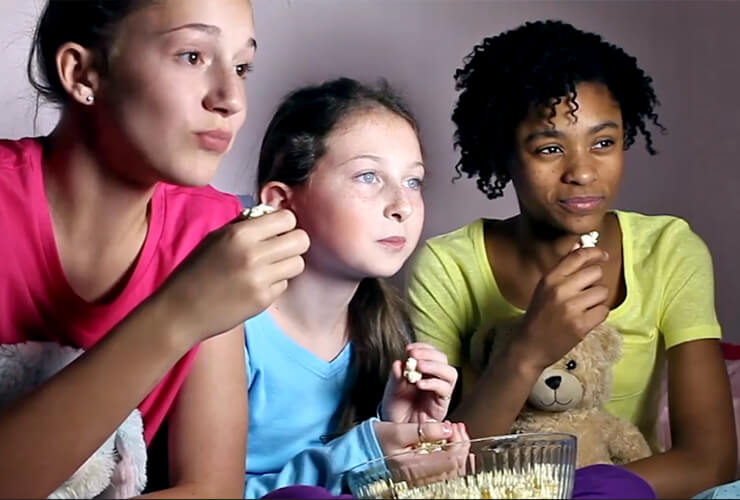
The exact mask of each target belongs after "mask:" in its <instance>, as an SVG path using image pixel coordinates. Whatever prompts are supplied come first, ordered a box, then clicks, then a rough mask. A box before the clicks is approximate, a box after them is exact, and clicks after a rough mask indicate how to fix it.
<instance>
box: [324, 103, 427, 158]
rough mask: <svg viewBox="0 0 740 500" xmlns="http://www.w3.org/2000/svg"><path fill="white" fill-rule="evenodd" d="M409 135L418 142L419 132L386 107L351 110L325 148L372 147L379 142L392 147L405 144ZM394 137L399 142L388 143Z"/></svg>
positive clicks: (329, 138)
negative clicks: (344, 146) (399, 143)
mask: <svg viewBox="0 0 740 500" xmlns="http://www.w3.org/2000/svg"><path fill="white" fill-rule="evenodd" d="M396 134H398V135H396ZM409 134H410V135H411V136H413V138H414V141H415V142H416V135H415V134H416V133H415V132H414V130H413V127H412V126H411V124H410V123H409V122H408V121H407V120H406V119H405V118H403V117H401V116H399V115H397V114H396V113H394V112H392V111H390V110H387V109H385V108H376V107H370V108H364V109H358V110H355V111H352V112H351V113H350V114H349V115H347V116H345V117H344V118H343V119H342V120H340V121H339V122H338V123H337V124H336V125H335V126H334V128H333V129H332V131H331V132H330V133H329V135H328V136H327V138H326V145H327V148H332V147H337V146H340V145H349V146H354V145H360V146H362V145H366V146H368V147H369V146H372V145H376V144H377V143H380V144H387V145H389V146H390V145H394V144H396V143H397V142H404V141H405V139H406V138H407V137H406V136H407V135H409ZM391 136H392V137H394V138H395V137H397V139H396V140H393V141H387V139H388V138H389V137H391ZM373 138H375V139H376V140H372V139H373ZM358 139H359V141H358Z"/></svg>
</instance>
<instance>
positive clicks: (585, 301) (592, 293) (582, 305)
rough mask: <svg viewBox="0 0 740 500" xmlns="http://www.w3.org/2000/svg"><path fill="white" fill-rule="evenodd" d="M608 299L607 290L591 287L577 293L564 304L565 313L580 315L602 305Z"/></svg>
mask: <svg viewBox="0 0 740 500" xmlns="http://www.w3.org/2000/svg"><path fill="white" fill-rule="evenodd" d="M608 297H609V289H608V288H607V287H605V286H603V285H597V286H592V287H590V288H587V289H585V290H583V291H582V292H579V293H577V294H576V295H574V296H573V297H572V298H570V299H569V300H568V301H566V302H565V308H566V312H572V313H573V314H582V313H583V312H584V311H586V310H587V309H591V308H592V307H594V306H597V305H600V304H603V303H604V302H605V301H606V299H607V298H608Z"/></svg>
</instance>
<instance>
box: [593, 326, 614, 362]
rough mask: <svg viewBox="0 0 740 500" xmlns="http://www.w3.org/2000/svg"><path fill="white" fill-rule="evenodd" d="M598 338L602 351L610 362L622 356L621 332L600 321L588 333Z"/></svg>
mask: <svg viewBox="0 0 740 500" xmlns="http://www.w3.org/2000/svg"><path fill="white" fill-rule="evenodd" d="M589 335H593V336H595V337H597V338H598V339H599V344H600V345H601V349H602V352H603V353H604V356H605V357H606V359H607V361H609V362H610V363H615V362H616V361H618V360H619V358H621V357H622V334H620V333H619V332H618V331H617V329H616V328H614V327H613V326H610V325H607V324H606V323H602V324H600V325H599V326H597V327H596V328H594V330H593V331H592V332H591V333H589Z"/></svg>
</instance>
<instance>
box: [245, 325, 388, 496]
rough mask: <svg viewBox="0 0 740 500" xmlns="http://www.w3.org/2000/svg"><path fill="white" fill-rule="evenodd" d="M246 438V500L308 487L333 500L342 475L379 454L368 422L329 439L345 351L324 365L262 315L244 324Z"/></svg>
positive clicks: (348, 350)
mask: <svg viewBox="0 0 740 500" xmlns="http://www.w3.org/2000/svg"><path fill="white" fill-rule="evenodd" d="M245 337H246V338H245V340H246V342H245V351H244V352H245V356H246V364H247V384H248V387H249V436H248V440H247V464H246V471H247V472H246V479H245V498H256V497H259V496H262V495H264V494H265V493H267V492H268V491H271V490H273V489H276V488H280V487H282V486H288V485H292V484H314V485H317V486H323V487H325V488H327V489H329V490H330V491H332V493H335V494H336V493H339V492H340V489H341V473H342V472H343V471H345V470H347V469H349V468H351V467H354V466H355V465H358V464H360V463H362V462H364V461H367V460H372V459H374V458H379V457H380V456H381V455H382V453H381V449H380V446H379V445H378V443H377V440H376V438H375V433H374V431H373V427H372V421H370V420H368V421H366V422H363V424H361V425H359V426H357V427H355V428H354V429H352V430H351V431H349V432H347V433H346V434H344V435H343V436H341V437H340V438H337V439H334V440H332V441H330V442H328V443H327V444H323V442H322V438H324V440H323V441H326V438H327V437H328V436H330V435H331V433H332V432H334V429H335V426H336V423H337V421H338V418H339V417H340V413H341V406H342V403H343V402H344V401H345V399H346V398H347V397H348V396H349V392H350V390H351V388H352V384H353V382H354V380H353V378H352V377H351V370H350V368H351V364H352V359H353V349H352V344H351V343H348V344H347V345H346V346H345V347H344V349H343V350H342V351H341V352H340V353H339V354H338V355H337V356H336V358H334V359H333V360H331V361H328V362H327V361H324V360H322V359H320V358H318V357H316V356H315V355H314V354H313V353H311V352H309V351H308V350H306V349H304V348H303V347H302V346H300V345H298V344H297V343H296V342H295V341H294V340H293V339H291V338H290V337H289V336H288V335H287V334H285V333H284V332H283V331H282V330H281V329H280V328H279V327H278V325H277V324H276V323H275V321H274V320H273V319H272V317H271V316H270V314H269V313H268V312H266V311H265V312H263V313H261V314H258V315H257V316H255V317H253V318H251V319H249V320H247V321H246V323H245Z"/></svg>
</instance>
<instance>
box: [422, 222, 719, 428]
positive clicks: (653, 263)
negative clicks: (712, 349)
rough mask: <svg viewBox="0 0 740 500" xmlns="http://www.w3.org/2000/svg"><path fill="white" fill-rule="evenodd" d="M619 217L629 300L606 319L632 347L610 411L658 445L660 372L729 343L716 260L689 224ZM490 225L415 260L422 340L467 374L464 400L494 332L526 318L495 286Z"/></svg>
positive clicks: (438, 240) (466, 230) (446, 239)
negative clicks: (669, 358)
mask: <svg viewBox="0 0 740 500" xmlns="http://www.w3.org/2000/svg"><path fill="white" fill-rule="evenodd" d="M615 213H616V215H617V218H618V220H619V226H620V229H621V231H622V256H623V263H624V278H625V283H626V288H627V291H626V296H625V299H624V301H623V302H622V303H621V304H620V305H619V306H617V307H616V308H615V309H613V310H612V311H611V312H610V313H609V316H608V317H607V322H608V323H609V324H610V325H612V326H614V327H615V328H616V329H617V330H619V331H620V332H621V333H622V335H623V339H624V342H623V347H622V351H623V354H622V359H621V360H620V361H619V362H618V363H617V365H616V366H615V367H614V379H613V380H614V381H613V387H612V397H611V400H610V401H609V403H608V404H607V407H606V408H607V410H608V411H610V412H611V413H613V414H614V415H617V416H619V417H622V418H625V419H627V420H629V421H631V422H633V423H634V424H636V425H637V426H638V427H639V428H640V429H641V430H642V432H643V433H644V434H645V435H646V436H647V437H648V439H649V441H651V442H654V424H655V416H656V411H657V399H658V398H657V396H656V395H657V393H656V392H655V391H656V389H657V387H658V383H659V380H658V379H659V377H658V376H657V374H658V373H659V370H657V367H658V363H659V360H660V359H662V351H663V349H670V348H671V347H673V346H675V345H678V344H681V343H683V342H688V341H691V340H698V339H707V338H713V339H717V338H720V336H721V330H720V326H719V323H718V322H717V316H716V313H715V307H714V274H713V269H712V259H711V256H710V254H709V250H708V249H707V247H706V245H705V244H704V242H703V241H702V240H701V238H700V237H699V236H697V235H696V234H695V233H694V232H693V231H692V230H691V229H690V227H689V225H688V224H687V223H686V222H685V221H684V220H682V219H680V218H677V217H671V216H647V215H642V214H638V213H634V212H623V211H615ZM483 222H484V221H483V220H482V219H479V220H476V221H474V222H472V223H470V224H468V225H466V226H464V227H462V228H460V229H457V230H455V231H452V232H450V233H447V234H443V235H440V236H436V237H434V238H431V239H429V240H428V241H427V242H426V243H425V244H424V245H423V247H422V248H421V249H420V250H419V253H418V254H417V256H416V258H415V261H414V264H413V267H412V271H411V274H410V277H409V282H408V298H409V302H410V307H411V319H412V323H413V325H414V329H415V333H416V337H417V339H419V340H421V341H425V342H429V343H431V344H433V345H435V346H436V347H437V348H438V349H440V350H442V351H444V352H445V353H446V354H447V357H448V359H449V362H450V364H452V365H455V366H458V367H461V368H462V370H463V393H464V394H467V393H468V391H469V389H470V388H471V387H472V385H473V383H474V382H475V378H476V377H477V375H478V373H479V370H480V362H479V361H480V358H481V354H480V353H481V352H482V351H483V350H484V348H485V344H486V342H487V341H489V339H487V338H486V336H487V334H488V331H489V330H490V329H491V327H492V326H493V325H495V324H500V323H503V322H509V321H512V320H515V319H517V318H519V317H520V316H522V315H523V314H524V311H523V310H522V309H519V308H518V307H515V306H513V305H512V304H510V303H509V302H508V301H507V300H506V299H505V298H504V297H503V296H502V294H501V291H500V290H499V287H498V285H497V284H496V278H495V276H494V274H493V272H494V271H495V268H496V263H495V262H493V263H490V264H489V260H488V255H487V253H486V247H485V241H484V234H483ZM492 269H493V271H492ZM553 333H556V332H553ZM477 358H478V359H477Z"/></svg>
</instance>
